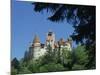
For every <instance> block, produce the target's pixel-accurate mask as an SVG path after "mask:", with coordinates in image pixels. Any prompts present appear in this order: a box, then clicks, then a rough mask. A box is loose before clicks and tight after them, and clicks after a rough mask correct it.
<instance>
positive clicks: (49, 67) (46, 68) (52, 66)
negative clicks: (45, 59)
mask: <svg viewBox="0 0 100 75" xmlns="http://www.w3.org/2000/svg"><path fill="white" fill-rule="evenodd" d="M63 70H65V68H64V67H63V65H61V64H56V63H49V64H45V65H43V66H42V67H40V72H55V71H63Z"/></svg>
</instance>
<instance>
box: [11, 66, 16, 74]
mask: <svg viewBox="0 0 100 75" xmlns="http://www.w3.org/2000/svg"><path fill="white" fill-rule="evenodd" d="M16 74H17V69H15V68H14V67H11V75H16Z"/></svg>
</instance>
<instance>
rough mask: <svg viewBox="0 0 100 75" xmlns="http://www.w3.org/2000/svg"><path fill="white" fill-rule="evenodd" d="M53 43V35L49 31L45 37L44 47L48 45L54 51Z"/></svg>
mask: <svg viewBox="0 0 100 75" xmlns="http://www.w3.org/2000/svg"><path fill="white" fill-rule="evenodd" d="M54 43H55V34H54V33H53V32H52V31H49V32H48V33H47V37H46V46H48V45H50V46H51V47H52V49H54Z"/></svg>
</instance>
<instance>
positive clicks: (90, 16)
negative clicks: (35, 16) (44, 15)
mask: <svg viewBox="0 0 100 75" xmlns="http://www.w3.org/2000/svg"><path fill="white" fill-rule="evenodd" d="M32 4H33V5H34V11H36V12H42V11H44V10H45V11H47V12H50V13H51V16H49V17H48V19H49V20H50V21H52V22H63V21H67V22H68V23H71V24H73V27H74V28H75V31H74V33H73V34H72V36H71V37H72V39H73V40H75V41H76V42H77V43H79V42H81V43H82V44H84V45H86V49H87V50H88V55H89V62H88V64H87V67H88V69H91V68H95V66H96V65H95V53H96V52H95V43H96V42H95V33H96V32H95V26H96V24H95V23H96V21H95V16H96V15H95V6H83V5H66V4H51V3H39V2H35V3H32ZM84 40H85V41H84Z"/></svg>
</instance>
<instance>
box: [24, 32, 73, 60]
mask: <svg viewBox="0 0 100 75" xmlns="http://www.w3.org/2000/svg"><path fill="white" fill-rule="evenodd" d="M48 46H50V47H51V49H52V50H54V49H57V48H59V47H60V48H61V49H62V48H67V50H69V51H71V50H72V39H71V38H70V39H67V40H66V41H64V39H63V38H61V39H60V40H59V41H56V40H55V34H54V33H53V32H51V31H49V32H48V33H47V35H46V41H45V44H42V43H41V42H40V39H39V37H38V36H37V35H35V37H34V40H33V42H32V44H31V46H30V47H29V50H28V51H26V52H25V55H24V58H26V59H33V60H36V59H38V58H39V57H41V56H43V55H45V53H46V52H47V47H48Z"/></svg>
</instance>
